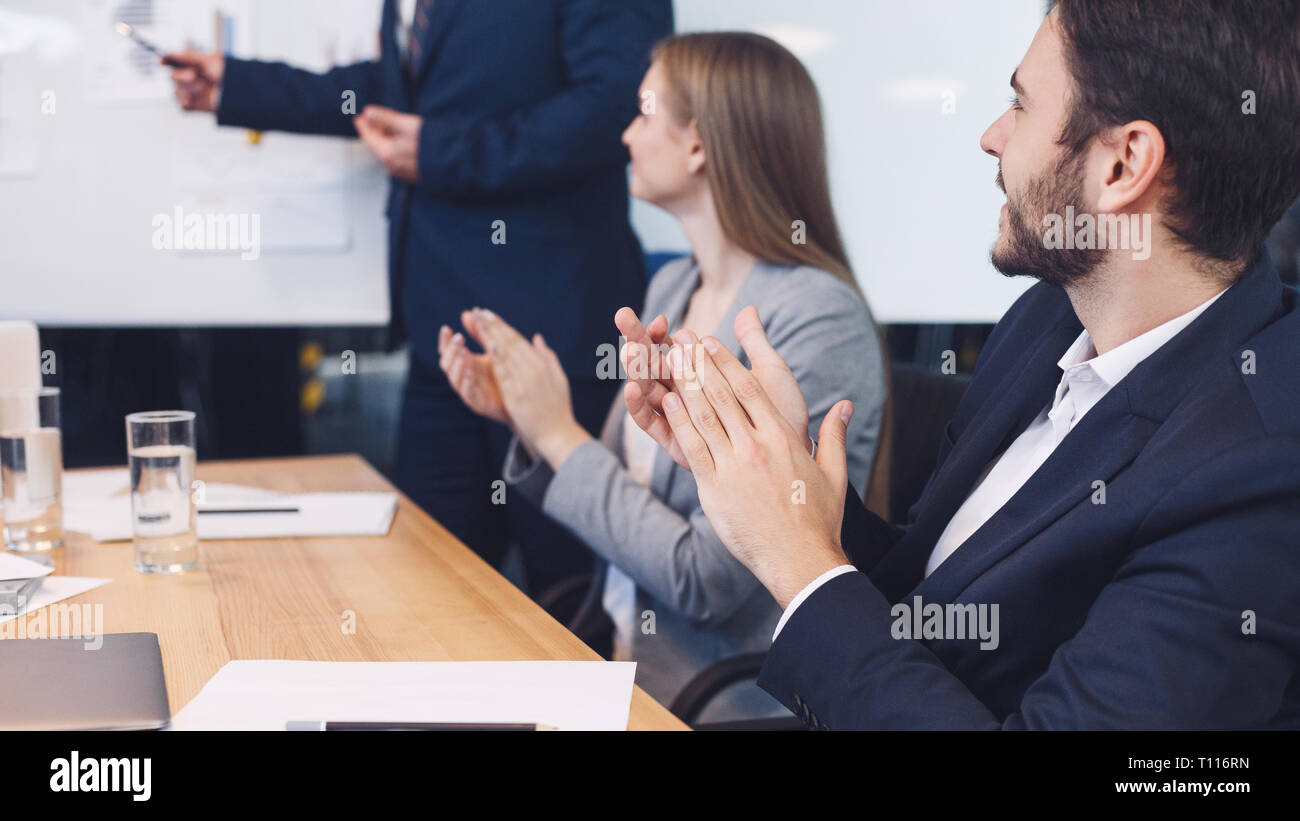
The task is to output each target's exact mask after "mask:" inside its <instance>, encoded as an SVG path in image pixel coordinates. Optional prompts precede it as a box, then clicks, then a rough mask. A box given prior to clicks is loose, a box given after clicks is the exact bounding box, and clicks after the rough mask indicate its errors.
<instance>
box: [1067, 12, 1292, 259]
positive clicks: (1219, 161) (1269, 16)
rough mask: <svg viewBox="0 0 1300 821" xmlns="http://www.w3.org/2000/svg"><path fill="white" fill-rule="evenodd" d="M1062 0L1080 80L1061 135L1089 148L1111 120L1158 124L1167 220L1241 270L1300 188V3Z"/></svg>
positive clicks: (1193, 243) (1070, 144) (1190, 241)
mask: <svg viewBox="0 0 1300 821" xmlns="http://www.w3.org/2000/svg"><path fill="white" fill-rule="evenodd" d="M1055 7H1056V9H1057V10H1058V17H1059V23H1060V28H1061V32H1062V35H1063V39H1064V48H1065V57H1066V63H1067V65H1068V68H1069V71H1070V73H1071V75H1073V78H1074V86H1075V88H1074V92H1073V94H1072V98H1071V100H1070V104H1069V114H1068V118H1067V121H1066V125H1065V127H1064V129H1063V131H1062V134H1061V137H1060V143H1061V144H1062V145H1064V146H1066V147H1067V148H1068V149H1069V150H1071V151H1074V152H1077V151H1081V150H1083V148H1084V147H1086V145H1087V144H1088V142H1089V140H1091V139H1092V138H1093V137H1095V136H1097V135H1098V134H1100V133H1101V132H1102V131H1104V130H1105V129H1107V128H1111V127H1113V126H1117V125H1122V124H1124V123H1127V122H1131V121H1133V120H1148V121H1150V122H1151V123H1152V124H1154V125H1155V126H1156V127H1157V128H1158V129H1160V133H1161V134H1162V135H1163V136H1164V140H1165V160H1166V165H1167V166H1168V167H1167V170H1166V171H1165V172H1164V174H1165V176H1164V177H1163V179H1164V180H1165V181H1166V182H1167V183H1168V184H1169V185H1170V187H1171V188H1172V192H1171V194H1170V197H1169V198H1168V199H1167V200H1166V202H1165V203H1164V205H1163V206H1162V207H1163V209H1164V210H1165V212H1166V219H1165V226H1166V227H1167V228H1168V229H1169V230H1170V231H1171V232H1172V233H1173V234H1174V235H1175V236H1177V237H1178V239H1179V240H1180V241H1181V242H1182V243H1183V244H1184V245H1185V246H1186V247H1188V248H1189V249H1191V250H1192V251H1193V252H1196V253H1199V254H1201V255H1203V256H1205V257H1208V258H1209V260H1207V262H1209V265H1207V266H1206V268H1207V270H1209V271H1218V272H1221V273H1226V272H1231V273H1229V274H1228V276H1229V277H1232V276H1235V275H1236V274H1237V273H1239V272H1240V271H1241V270H1242V269H1243V267H1244V266H1246V265H1249V264H1250V263H1252V262H1254V260H1255V258H1256V257H1257V256H1258V254H1259V253H1260V251H1261V249H1262V248H1263V247H1264V240H1265V238H1266V237H1267V236H1268V232H1269V229H1270V228H1272V226H1273V224H1274V223H1275V222H1277V220H1278V218H1279V217H1281V216H1282V213H1283V212H1284V211H1286V209H1287V207H1288V206H1290V205H1291V203H1292V202H1294V201H1295V199H1296V197H1297V196H1300V0H1231V2H1215V1H1214V0H1059V1H1058V2H1056V3H1055ZM1247 92H1251V94H1247ZM1252 98H1253V103H1254V112H1255V113H1253V114H1251V113H1246V112H1247V111H1249V110H1250V109H1249V107H1248V101H1249V100H1250V99H1252Z"/></svg>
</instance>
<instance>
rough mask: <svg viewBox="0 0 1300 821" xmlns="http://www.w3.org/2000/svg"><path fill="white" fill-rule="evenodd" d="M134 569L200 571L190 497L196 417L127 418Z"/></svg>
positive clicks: (178, 414)
mask: <svg viewBox="0 0 1300 821" xmlns="http://www.w3.org/2000/svg"><path fill="white" fill-rule="evenodd" d="M126 452H127V460H128V463H129V466H130V470H131V516H132V522H133V526H134V533H135V569H136V570H139V571H140V572H141V573H183V572H185V571H187V570H193V569H194V568H196V567H198V566H199V538H198V530H197V528H196V526H195V506H194V497H193V495H192V483H193V482H194V462H195V456H194V414H193V412H191V411H151V412H148V413H133V414H131V415H130V416H127V417H126Z"/></svg>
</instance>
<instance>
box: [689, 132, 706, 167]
mask: <svg viewBox="0 0 1300 821" xmlns="http://www.w3.org/2000/svg"><path fill="white" fill-rule="evenodd" d="M688 129H689V131H690V135H689V139H690V143H689V145H688V146H687V151H688V153H687V155H686V170H687V171H688V172H689V173H691V174H702V173H704V140H703V139H702V138H701V137H700V129H699V124H698V123H697V122H696V121H695V120H691V123H690V125H689V126H688Z"/></svg>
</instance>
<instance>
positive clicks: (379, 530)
mask: <svg viewBox="0 0 1300 821" xmlns="http://www.w3.org/2000/svg"><path fill="white" fill-rule="evenodd" d="M65 496H67V494H66V492H65ZM265 505H275V506H283V507H297V508H298V510H299V512H298V513H246V514H233V513H228V514H217V515H213V514H203V513H200V514H199V517H198V530H199V538H200V539H277V538H293V537H296V536H383V535H385V534H387V533H388V529H389V527H390V526H391V525H392V522H393V516H394V514H395V513H396V512H397V495H396V494H394V493H302V494H289V493H277V492H275V491H270V490H265V489H262V488H253V487H244V486H242V485H227V484H221V483H216V482H210V483H208V484H207V485H205V486H204V498H203V502H202V503H200V505H199V507H200V509H220V508H230V507H241V506H265ZM63 527H64V529H65V530H73V531H76V532H78V533H89V534H90V536H91V538H93V539H94V540H95V541H97V542H117V541H127V540H129V539H130V538H131V498H130V496H116V497H112V498H107V499H105V498H85V497H81V498H67V499H66V500H65V502H64V506H63Z"/></svg>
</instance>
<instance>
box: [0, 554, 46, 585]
mask: <svg viewBox="0 0 1300 821" xmlns="http://www.w3.org/2000/svg"><path fill="white" fill-rule="evenodd" d="M53 572H54V568H53V567H51V566H50V565H45V564H41V563H40V562H34V561H32V560H31V559H24V558H23V557H22V556H18V555H15V554H13V553H7V552H4V551H0V582H7V581H9V580H11V579H34V578H36V577H37V576H48V575H50V574H51V573H53Z"/></svg>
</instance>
